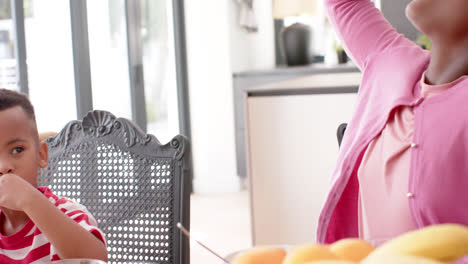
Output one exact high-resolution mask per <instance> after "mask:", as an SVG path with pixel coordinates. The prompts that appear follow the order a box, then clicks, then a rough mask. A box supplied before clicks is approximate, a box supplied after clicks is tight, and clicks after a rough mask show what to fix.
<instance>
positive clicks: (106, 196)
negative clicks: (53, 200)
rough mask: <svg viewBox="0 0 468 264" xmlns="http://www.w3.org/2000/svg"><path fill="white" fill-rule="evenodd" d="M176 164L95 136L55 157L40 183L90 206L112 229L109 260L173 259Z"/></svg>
mask: <svg viewBox="0 0 468 264" xmlns="http://www.w3.org/2000/svg"><path fill="white" fill-rule="evenodd" d="M173 174H174V163H173V159H170V158H154V159H149V158H147V157H142V156H138V155H135V154H133V153H129V152H127V151H125V150H122V149H121V148H119V147H118V146H115V145H113V144H107V143H103V142H99V141H91V142H86V143H82V144H79V145H77V146H74V147H70V148H67V150H66V152H63V153H62V154H61V155H60V156H57V157H52V158H51V160H50V161H49V166H48V167H47V168H46V169H45V170H43V171H41V172H40V177H39V180H40V182H39V185H45V186H49V187H50V189H51V190H52V192H54V193H55V194H56V195H57V196H59V197H67V198H70V199H73V200H76V201H77V202H79V203H81V204H83V205H85V206H86V207H87V208H88V210H89V211H90V212H91V213H92V214H93V216H94V217H95V219H96V220H97V222H98V224H99V228H100V229H101V230H102V231H103V232H104V233H105V234H106V238H107V245H108V251H109V263H173V256H174V252H172V248H173V245H172V243H173V241H171V238H172V237H173V236H171V233H172V232H173V231H174V230H173V228H174V223H173V215H172V212H173V208H172V207H173V204H174V203H173V199H174V191H173V190H174V186H173V185H174V180H173Z"/></svg>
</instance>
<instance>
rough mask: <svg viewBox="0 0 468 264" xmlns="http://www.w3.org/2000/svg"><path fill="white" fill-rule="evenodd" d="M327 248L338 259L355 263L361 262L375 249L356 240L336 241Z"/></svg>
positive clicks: (362, 241)
mask: <svg viewBox="0 0 468 264" xmlns="http://www.w3.org/2000/svg"><path fill="white" fill-rule="evenodd" d="M329 248H330V251H331V252H333V253H334V254H335V255H337V256H338V257H339V258H342V259H345V260H351V261H355V262H359V261H361V260H362V259H364V258H365V257H367V255H369V254H370V253H371V252H372V251H374V249H375V248H374V247H373V246H372V245H371V244H370V243H369V242H367V241H365V240H362V239H358V238H345V239H341V240H338V241H336V242H335V243H333V244H331V245H330V246H329Z"/></svg>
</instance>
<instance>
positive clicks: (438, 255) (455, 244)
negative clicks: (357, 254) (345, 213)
mask: <svg viewBox="0 0 468 264" xmlns="http://www.w3.org/2000/svg"><path fill="white" fill-rule="evenodd" d="M467 253H468V228H467V227H465V226H462V225H458V224H440V225H433V226H428V227H425V228H422V229H419V230H415V231H411V232H408V233H405V234H403V235H401V236H398V237H396V238H394V239H392V240H390V241H388V242H386V243H385V244H383V245H381V246H380V247H378V248H377V249H376V250H374V251H373V252H372V253H371V254H370V255H369V256H368V257H367V258H369V259H372V258H374V257H378V256H382V255H409V256H419V257H425V258H430V259H434V260H438V261H442V262H451V261H455V260H456V259H458V258H461V257H462V256H464V255H466V254H467ZM381 259H383V258H381ZM372 263H377V262H372Z"/></svg>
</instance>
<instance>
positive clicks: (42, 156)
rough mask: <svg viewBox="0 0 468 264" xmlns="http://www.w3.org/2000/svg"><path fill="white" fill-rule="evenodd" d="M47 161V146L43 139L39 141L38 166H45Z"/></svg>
mask: <svg viewBox="0 0 468 264" xmlns="http://www.w3.org/2000/svg"><path fill="white" fill-rule="evenodd" d="M48 163H49V147H48V146H47V144H46V143H45V142H43V141H41V142H40V143H39V166H40V167H41V168H45V167H46V166H47V164H48Z"/></svg>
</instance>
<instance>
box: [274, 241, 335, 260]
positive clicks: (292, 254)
mask: <svg viewBox="0 0 468 264" xmlns="http://www.w3.org/2000/svg"><path fill="white" fill-rule="evenodd" d="M336 259H338V257H337V256H335V254H333V253H332V252H331V251H330V249H329V248H328V246H324V245H320V244H307V245H301V246H297V247H294V248H292V249H291V250H290V251H289V252H288V254H287V255H286V258H284V261H283V264H304V263H307V262H312V261H319V260H336Z"/></svg>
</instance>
